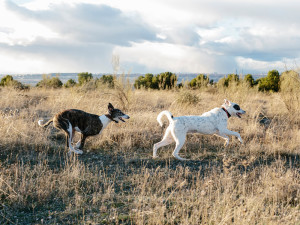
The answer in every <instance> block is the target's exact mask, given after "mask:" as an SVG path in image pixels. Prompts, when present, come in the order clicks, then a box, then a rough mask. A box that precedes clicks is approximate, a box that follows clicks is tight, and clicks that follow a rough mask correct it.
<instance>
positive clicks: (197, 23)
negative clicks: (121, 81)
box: [0, 0, 300, 74]
mask: <svg viewBox="0 0 300 225" xmlns="http://www.w3.org/2000/svg"><path fill="white" fill-rule="evenodd" d="M299 9H300V1H296V0H284V1H283V0H277V1H274V0H272V1H271V0H243V1H241V0H151V1H148V0H147V1H145V0H126V1H124V0H0V74H28V73H32V74H34V73H79V72H91V73H112V72H114V71H115V72H118V73H126V74H127V73H130V74H136V73H142V74H144V73H153V74H156V73H161V72H166V71H170V72H174V73H208V74H211V73H221V74H225V73H236V72H237V73H239V74H247V73H251V74H262V73H267V72H268V71H270V70H273V69H276V70H278V71H284V70H286V69H298V65H299V64H300V51H299V50H300V49H299V48H300V13H299ZM116 62H118V63H116Z"/></svg>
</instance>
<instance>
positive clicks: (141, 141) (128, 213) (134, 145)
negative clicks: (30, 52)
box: [0, 86, 300, 224]
mask: <svg viewBox="0 0 300 225" xmlns="http://www.w3.org/2000/svg"><path fill="white" fill-rule="evenodd" d="M121 88H122V89H119V90H107V89H102V90H95V91H86V90H85V91H83V90H77V89H61V90H40V89H31V90H30V91H27V92H17V91H15V90H13V89H8V88H7V89H6V88H3V89H1V90H0V94H1V99H0V136H1V142H0V148H1V152H0V198H1V201H0V202H1V204H0V223H1V224H299V223H300V213H299V210H300V204H299V198H300V183H299V180H300V173H299V172H300V171H299V166H300V160H299V148H300V138H299V136H300V129H299V126H300V117H299V114H294V115H293V114H291V113H289V111H288V110H287V109H286V105H285V103H284V102H283V100H282V98H283V96H281V95H278V94H271V95H267V94H263V93H258V92H257V91H256V90H253V89H249V88H248V87H243V86H236V87H230V88H229V89H227V90H222V91H217V90H215V89H213V88H208V89H206V90H202V91H201V92H200V91H190V90H185V91H184V94H182V92H180V91H146V90H142V91H132V90H130V89H128V88H126V87H125V88H124V87H121ZM120 93H123V94H126V100H124V99H122V100H120V99H119V98H118V96H119V94H120ZM183 96H189V97H190V99H191V100H189V102H188V104H183V103H184V99H182V98H183ZM195 96H196V97H195ZM285 97H286V96H285ZM224 98H228V99H230V100H232V101H234V102H237V103H239V104H240V105H241V107H242V108H243V109H244V110H246V111H247V114H246V115H245V116H244V117H243V118H242V119H241V120H240V119H237V118H233V119H230V122H229V128H230V129H232V130H235V131H238V132H240V134H241V136H242V138H243V139H244V141H245V143H244V144H243V145H240V144H239V142H238V140H237V139H236V138H232V139H231V143H230V145H229V146H228V148H226V149H224V148H223V140H222V139H220V138H217V137H214V136H204V135H199V134H191V135H189V136H188V139H187V142H186V144H185V145H184V147H183V149H182V151H181V152H180V154H182V155H183V156H185V157H187V158H189V159H191V160H189V161H187V162H179V161H177V160H175V159H174V158H172V157H170V156H171V152H172V150H173V148H174V145H171V146H169V147H165V148H162V149H159V151H158V155H159V159H155V160H153V159H152V158H151V156H152V146H153V144H154V143H155V142H157V141H159V140H160V139H161V137H162V133H163V129H162V128H160V127H159V125H158V123H157V121H156V116H157V114H158V113H159V112H160V111H162V110H164V109H168V110H170V111H171V112H172V113H173V115H174V116H179V115H188V114H202V113H203V112H205V111H207V110H209V109H211V108H214V107H218V106H220V105H221V103H222V102H223V99H224ZM177 99H180V101H176V100H177ZM194 99H196V101H194ZM108 102H111V103H113V104H114V105H115V106H116V107H120V108H122V109H123V108H126V112H127V113H128V114H129V115H130V116H131V119H130V120H128V121H127V122H126V123H122V124H120V123H119V124H110V125H109V126H108V127H107V128H106V130H104V132H103V134H102V135H101V136H98V137H92V138H89V139H88V141H87V143H86V149H88V150H89V151H85V152H84V154H83V155H81V156H72V157H69V156H68V155H67V154H66V151H65V149H64V144H65V141H64V135H63V134H62V133H60V132H58V131H57V130H55V129H53V128H52V127H50V128H48V129H46V130H43V129H41V128H40V127H38V126H37V121H38V119H40V118H50V117H52V116H53V115H54V114H55V113H57V112H59V111H61V110H63V109H66V108H78V109H82V110H85V111H87V112H90V113H95V114H98V115H101V114H104V113H106V111H107V103H108ZM298 111H299V109H298ZM295 115H296V116H295Z"/></svg>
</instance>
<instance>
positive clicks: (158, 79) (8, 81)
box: [0, 70, 299, 92]
mask: <svg viewBox="0 0 300 225" xmlns="http://www.w3.org/2000/svg"><path fill="white" fill-rule="evenodd" d="M292 72H293V73H291V71H286V72H284V73H282V75H280V74H279V72H278V71H277V70H271V71H269V72H268V75H267V76H266V77H262V78H259V79H257V80H255V79H254V78H253V76H252V75H251V74H247V75H245V76H244V77H243V78H241V77H240V76H238V75H237V74H228V75H227V76H225V77H223V78H221V79H220V80H219V81H218V82H216V83H215V82H214V81H213V80H210V79H209V76H208V75H205V74H199V75H197V76H196V77H195V78H193V79H192V80H191V81H189V82H187V87H188V88H191V89H200V88H203V87H208V86H213V87H217V88H220V87H222V88H227V87H229V86H230V85H231V84H235V85H239V84H240V83H242V82H243V83H246V84H248V85H249V87H257V89H258V90H259V91H263V92H278V91H279V90H280V84H281V83H282V82H283V80H285V82H287V77H289V76H290V75H289V76H288V75H287V74H297V76H298V77H299V74H298V73H297V72H296V71H292ZM77 78H78V82H76V81H75V80H74V79H69V80H68V81H67V82H66V83H65V84H63V82H62V81H61V80H60V79H59V76H56V77H51V76H48V75H44V76H43V78H42V80H41V81H39V82H38V83H37V84H36V87H43V88H62V87H65V88H72V87H81V86H84V85H90V84H92V85H93V87H98V86H103V85H105V86H107V87H108V88H114V86H115V80H116V76H114V75H103V76H102V77H100V78H94V77H93V75H92V74H91V73H88V72H82V73H78V74H77ZM177 81H178V77H177V75H176V74H174V73H171V72H164V73H160V74H157V75H153V74H151V73H147V74H145V75H144V76H139V77H138V78H137V79H136V80H135V81H134V87H135V88H136V89H140V88H145V89H156V90H166V89H173V88H175V87H176V88H181V87H183V84H182V83H180V84H177ZM297 85H298V83H297ZM0 86H11V87H14V88H16V89H20V90H24V89H28V88H29V86H28V85H23V84H22V83H21V82H19V81H16V80H14V79H13V77H12V76H11V75H6V76H4V77H3V78H2V79H1V82H0ZM285 87H286V86H285Z"/></svg>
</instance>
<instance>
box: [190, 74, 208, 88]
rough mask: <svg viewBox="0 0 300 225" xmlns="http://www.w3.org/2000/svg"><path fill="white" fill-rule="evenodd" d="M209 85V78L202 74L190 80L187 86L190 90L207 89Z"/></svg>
mask: <svg viewBox="0 0 300 225" xmlns="http://www.w3.org/2000/svg"><path fill="white" fill-rule="evenodd" d="M208 84H209V77H208V76H206V75H204V74H199V75H198V76H197V77H195V78H194V79H192V80H191V82H190V83H189V84H188V85H189V86H190V87H191V88H201V87H207V85H208Z"/></svg>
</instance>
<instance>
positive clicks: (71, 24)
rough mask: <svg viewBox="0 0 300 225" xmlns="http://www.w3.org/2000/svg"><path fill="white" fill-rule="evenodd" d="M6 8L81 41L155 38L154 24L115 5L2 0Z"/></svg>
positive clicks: (122, 41)
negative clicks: (42, 5) (42, 6)
mask: <svg viewBox="0 0 300 225" xmlns="http://www.w3.org/2000/svg"><path fill="white" fill-rule="evenodd" d="M6 6H7V8H8V9H9V10H11V11H13V12H14V13H17V14H18V15H20V16H22V17H23V18H24V19H27V20H33V21H35V22H38V23H40V24H43V25H44V26H47V27H49V28H50V29H51V30H52V31H54V32H56V33H58V34H59V35H61V36H62V37H64V38H67V39H72V40H78V41H81V42H97V43H109V44H116V45H130V43H131V42H139V41H143V40H155V39H156V33H155V30H154V28H152V27H151V26H149V25H147V24H146V23H144V22H143V20H142V19H141V18H139V17H138V16H132V17H130V16H128V15H126V14H124V13H122V11H120V10H119V9H116V8H112V7H109V6H106V5H95V4H84V3H82V4H76V5H69V4H60V5H54V4H53V5H50V7H49V9H47V10H38V11H33V10H30V9H27V8H25V7H21V6H18V5H16V4H14V3H13V2H11V1H6Z"/></svg>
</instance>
